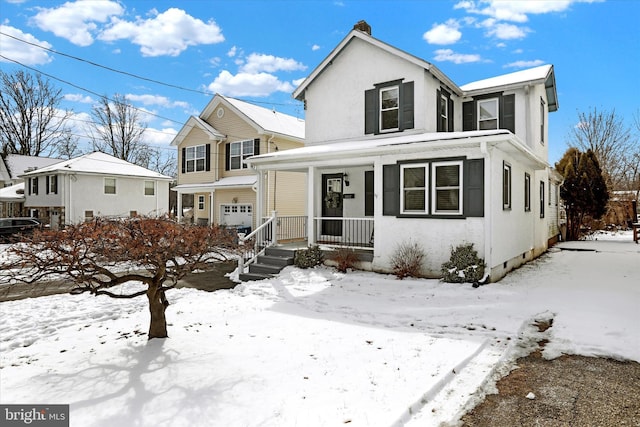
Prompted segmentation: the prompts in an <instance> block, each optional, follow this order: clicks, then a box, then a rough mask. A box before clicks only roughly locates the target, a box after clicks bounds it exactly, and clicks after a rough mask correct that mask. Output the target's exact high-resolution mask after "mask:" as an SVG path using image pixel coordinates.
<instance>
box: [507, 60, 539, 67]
mask: <svg viewBox="0 0 640 427" xmlns="http://www.w3.org/2000/svg"><path fill="white" fill-rule="evenodd" d="M544 63H545V62H544V61H543V60H542V59H534V60H532V61H515V62H511V63H509V64H506V65H505V66H504V67H503V68H531V67H537V66H538V65H542V64H544Z"/></svg>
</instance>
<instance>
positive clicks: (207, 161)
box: [204, 144, 211, 172]
mask: <svg viewBox="0 0 640 427" xmlns="http://www.w3.org/2000/svg"><path fill="white" fill-rule="evenodd" d="M204 152H205V154H204V157H205V158H204V169H205V170H206V171H207V172H208V171H210V170H211V144H207V145H206V146H205V148H204Z"/></svg>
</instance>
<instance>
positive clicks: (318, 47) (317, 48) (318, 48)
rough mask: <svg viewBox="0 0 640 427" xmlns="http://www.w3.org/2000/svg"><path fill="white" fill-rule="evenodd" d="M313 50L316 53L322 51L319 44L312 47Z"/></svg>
mask: <svg viewBox="0 0 640 427" xmlns="http://www.w3.org/2000/svg"><path fill="white" fill-rule="evenodd" d="M311 50H313V51H314V52H315V51H316V50H320V46H318V45H317V44H314V45H313V46H311Z"/></svg>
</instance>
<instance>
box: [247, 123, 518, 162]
mask: <svg viewBox="0 0 640 427" xmlns="http://www.w3.org/2000/svg"><path fill="white" fill-rule="evenodd" d="M496 135H503V136H504V135H507V136H508V135H511V136H513V134H512V133H511V132H509V131H508V130H504V129H498V130H479V131H468V132H430V133H420V134H412V135H402V136H395V137H386V138H371V139H362V140H349V141H344V142H333V143H326V144H316V145H311V146H306V147H301V148H294V149H291V150H283V151H275V152H272V153H268V154H261V155H258V156H253V157H250V158H249V159H247V163H261V160H266V161H269V160H270V159H273V160H276V159H277V160H285V161H286V160H288V159H295V158H299V157H309V156H319V157H322V156H325V155H329V154H330V155H332V156H344V153H346V152H358V151H360V150H370V149H375V148H378V147H385V146H387V147H391V146H397V145H405V144H413V143H420V142H432V141H448V140H456V139H458V140H467V141H468V140H471V138H475V137H484V136H496Z"/></svg>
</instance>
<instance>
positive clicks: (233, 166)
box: [229, 139, 254, 170]
mask: <svg viewBox="0 0 640 427" xmlns="http://www.w3.org/2000/svg"><path fill="white" fill-rule="evenodd" d="M253 148H254V141H253V140H252V139H248V140H246V141H237V142H232V143H231V144H230V145H229V150H230V152H231V153H230V155H229V169H230V170H237V169H244V168H246V167H247V165H246V164H245V163H243V160H244V159H246V158H248V157H251V156H253V154H254V152H253V151H254V150H253Z"/></svg>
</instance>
